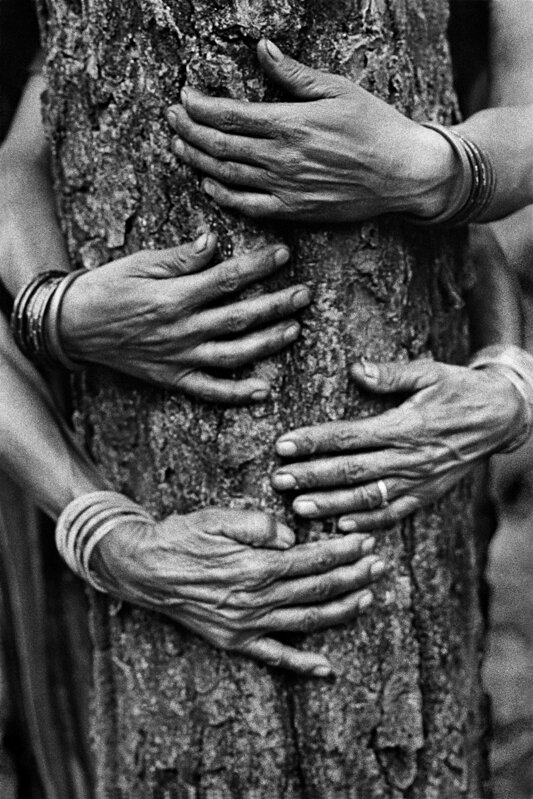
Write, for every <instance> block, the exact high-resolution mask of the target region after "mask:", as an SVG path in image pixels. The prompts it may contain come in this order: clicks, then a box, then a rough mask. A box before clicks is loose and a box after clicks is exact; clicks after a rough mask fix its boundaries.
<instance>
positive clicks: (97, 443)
mask: <svg viewBox="0 0 533 799" xmlns="http://www.w3.org/2000/svg"><path fill="white" fill-rule="evenodd" d="M447 14H448V9H447V3H446V2H445V0H440V2H436V0H411V2H409V3H406V2H397V0H351V2H347V0H343V1H340V2H336V3H330V2H326V1H325V0H210V1H208V0H187V1H186V0H182V2H178V0H134V2H131V3H128V4H124V3H120V2H119V0H81V2H80V0H69V2H67V0H48V3H47V4H46V7H44V6H43V7H42V8H41V16H42V22H43V31H44V33H45V40H46V47H47V50H48V67H47V74H48V79H49V92H48V98H47V105H46V115H47V123H48V128H49V133H50V139H51V143H52V148H53V157H54V166H55V174H56V180H57V190H58V197H59V208H60V215H61V218H62V223H63V226H64V230H65V233H66V236H67V239H68V245H69V248H70V252H71V255H72V259H73V261H74V262H75V263H77V264H84V265H86V266H89V267H97V266H98V265H100V264H101V263H103V262H105V261H108V260H110V259H113V258H116V257H118V256H120V255H122V254H124V253H126V252H132V251H134V250H137V249H139V248H141V247H145V246H169V245H170V244H174V243H176V242H178V241H181V240H185V239H188V238H190V237H191V236H192V235H194V234H196V233H198V232H199V231H200V230H202V229H206V228H207V227H211V228H213V229H214V230H216V231H217V233H218V234H219V236H220V242H221V246H220V252H221V255H224V256H227V255H229V254H230V253H231V252H239V251H242V250H244V249H247V248H250V247H252V246H255V245H257V244H259V243H261V242H264V241H265V240H272V239H277V240H279V239H284V240H286V241H287V243H288V244H289V245H290V246H291V249H292V253H293V257H292V262H291V266H290V268H288V269H287V270H286V271H285V273H284V275H283V276H282V277H278V278H276V285H279V286H281V285H285V284H287V283H288V282H289V281H291V282H293V281H294V280H295V279H297V280H298V281H305V282H307V283H308V284H309V285H310V286H311V287H312V290H313V293H314V297H315V301H314V304H313V307H312V309H311V310H310V311H309V312H306V313H305V315H304V317H303V324H304V332H303V336H302V338H301V340H300V342H299V343H298V344H297V346H295V347H293V348H292V349H291V350H290V352H287V353H284V354H283V355H281V356H279V357H277V358H273V359H272V360H270V361H269V362H268V363H267V364H262V365H259V366H258V367H257V371H258V372H263V373H264V372H266V373H268V375H269V376H270V378H271V380H272V381H273V384H274V387H275V388H274V392H273V396H272V399H270V400H269V401H268V402H266V403H265V404H264V405H262V406H260V407H254V408H244V409H237V410H236V409H224V408H217V407H212V406H208V405H201V404H197V403H193V402H191V401H189V400H188V399H186V398H184V397H183V396H182V395H181V394H179V393H175V394H172V393H168V392H162V391H157V390H154V389H152V388H148V387H146V386H143V385H140V384H138V383H135V382H134V381H129V380H126V379H125V378H123V377H121V376H119V375H115V374H110V373H108V372H104V371H101V370H96V369H90V370H88V371H87V372H86V374H85V377H84V378H83V380H82V381H81V383H80V384H79V385H78V391H77V394H76V396H77V400H76V403H77V410H76V413H75V421H76V425H77V429H78V430H79V431H80V435H82V436H83V437H84V439H85V441H86V443H87V445H88V447H89V449H90V451H91V453H92V455H93V457H94V458H95V459H96V460H97V462H98V463H100V464H101V466H102V468H103V469H104V471H105V472H106V474H107V475H109V477H110V478H111V479H112V480H113V482H114V484H115V486H116V487H117V489H119V490H121V491H125V492H127V493H128V494H130V495H131V496H133V497H135V498H136V499H137V500H138V501H139V502H141V503H143V504H144V505H146V506H147V507H148V508H150V509H151V510H152V511H153V512H154V513H156V514H157V515H159V516H161V515H163V514H168V513H169V512H171V511H183V512H186V511H191V510H193V509H195V508H198V507H201V506H205V505H209V504H221V505H234V506H242V505H252V506H259V507H270V508H274V509H275V510H276V511H277V512H278V513H286V514H287V517H288V519H289V521H290V522H291V523H292V524H295V525H296V524H297V525H298V533H299V539H300V541H304V540H307V539H309V538H311V537H317V536H319V535H323V534H334V533H333V528H332V526H331V525H330V524H325V525H321V524H311V525H309V524H307V523H302V522H300V521H297V520H295V519H294V518H293V517H292V516H291V515H290V513H288V511H287V510H286V508H285V506H284V505H283V503H282V501H281V500H280V499H279V498H278V497H276V496H274V495H273V492H272V491H271V489H270V485H269V473H270V472H271V470H272V468H273V466H274V464H275V456H274V455H273V442H274V440H275V438H276V436H277V435H279V434H280V433H281V432H282V431H285V430H288V429H290V428H292V427H295V426H298V425H302V424H310V423H315V422H323V421H326V420H333V419H339V418H342V417H344V416H352V417H353V416H358V415H360V414H368V413H372V412H376V411H378V410H380V409H383V408H384V407H385V406H384V404H383V403H378V402H375V401H371V400H370V399H369V398H368V397H366V396H361V395H360V394H359V393H358V392H357V391H356V390H355V389H354V388H353V387H350V386H349V384H348V381H347V377H346V367H347V365H348V364H349V363H350V362H352V361H354V360H356V359H357V358H360V357H361V356H367V357H369V358H373V359H377V360H382V359H397V358H400V359H402V358H403V359H406V358H413V357H417V356H420V355H423V354H426V355H427V354H428V353H431V354H432V355H433V356H434V357H435V358H438V359H442V360H446V361H452V362H461V361H462V360H463V359H464V357H465V352H466V332H465V318H464V312H463V307H462V303H461V289H460V283H461V274H462V270H463V262H462V241H461V239H460V237H457V236H456V235H452V234H450V233H449V232H448V233H446V234H445V235H441V234H438V233H433V232H431V233H427V232H419V231H417V230H414V229H410V228H408V227H407V226H405V225H403V224H402V223H400V222H398V221H394V220H392V219H391V220H385V219H383V220H379V221H371V222H367V223H365V224H362V225H350V226H345V227H338V228H335V229H334V228H323V227H315V228H313V229H310V228H304V227H301V228H297V227H296V226H290V227H288V226H287V227H278V228H274V227H272V226H267V225H260V224H250V223H248V222H245V221H244V220H242V219H239V218H236V217H235V216H232V215H231V214H227V213H223V212H221V211H220V210H218V209H217V208H216V207H215V206H214V205H213V204H212V202H211V201H210V200H209V198H207V197H206V196H205V195H204V194H203V193H202V192H201V191H200V190H199V181H198V175H197V174H195V173H193V172H192V171H191V170H189V169H188V168H186V167H183V166H179V165H178V164H176V162H175V161H174V158H173V157H172V155H171V151H170V131H169V129H168V126H167V124H166V121H165V116H164V110H165V108H166V106H167V105H168V104H169V103H170V102H175V101H176V100H177V99H178V98H179V90H180V88H181V86H182V85H183V84H184V83H185V81H188V82H189V84H190V85H193V86H197V87H199V88H201V89H203V90H204V91H207V92H209V93H221V94H225V95H229V96H232V97H247V98H250V99H266V100H268V99H272V97H274V96H275V95H274V89H273V87H272V86H271V85H268V83H266V82H265V80H264V78H263V77H262V75H261V73H260V70H259V69H258V66H257V63H256V57H255V42H256V41H257V39H258V38H259V37H260V36H261V35H268V36H269V37H270V38H272V39H273V40H274V41H276V42H277V43H278V44H279V45H280V46H281V47H282V48H284V49H285V51H286V52H288V53H291V54H293V55H294V56H296V57H298V58H299V59H301V60H302V61H304V62H306V63H308V64H310V65H312V66H316V67H318V68H322V69H327V70H330V71H336V72H339V73H342V74H344V75H346V76H348V77H349V78H351V79H352V80H354V81H361V82H362V85H363V86H365V87H367V88H369V89H370V90H371V91H373V92H376V93H377V94H379V95H380V96H382V97H383V98H385V99H386V100H387V101H388V102H391V103H394V104H395V105H396V106H397V107H398V108H399V109H401V110H402V111H404V112H405V113H407V114H409V115H411V116H413V117H415V118H417V119H421V120H422V119H425V118H427V117H429V118H432V119H438V120H439V121H442V122H450V120H451V118H452V116H453V114H454V110H455V102H454V96H453V91H452V87H451V71H450V65H449V61H448V49H447V43H446V35H445V34H446V23H447ZM273 284H274V282H273V283H272V285H273ZM472 530H473V528H472V521H471V507H470V493H469V488H468V486H464V485H463V486H462V487H460V488H458V489H457V490H456V491H454V492H452V494H451V495H449V496H448V497H447V498H445V499H444V500H443V501H442V502H441V503H439V505H438V507H434V508H432V509H430V510H428V511H426V512H423V513H419V514H417V515H416V517H414V518H412V519H410V520H408V521H407V522H406V523H405V524H403V525H401V526H398V527H397V528H396V529H395V530H393V531H392V532H391V533H390V534H386V535H385V534H384V535H383V536H380V544H379V546H380V549H381V551H382V552H383V553H384V556H385V557H386V558H387V559H388V560H389V561H390V562H391V563H392V564H393V572H392V575H391V577H390V579H388V580H387V581H385V582H384V584H383V586H382V587H381V589H380V590H379V592H378V595H377V601H376V602H375V606H374V608H373V609H372V610H371V611H370V612H369V613H367V615H366V616H365V617H364V618H362V619H361V620H359V621H357V622H356V623H354V624H353V625H350V626H348V627H344V628H342V629H334V630H330V631H327V632H324V633H320V634H316V635H313V636H310V637H307V638H303V637H302V639H301V642H300V645H301V646H302V647H310V648H314V649H319V650H321V651H323V652H324V653H327V655H328V657H330V658H331V660H332V662H333V663H334V664H335V667H336V669H337V671H338V675H339V676H338V677H337V678H336V679H334V680H332V681H329V682H327V681H324V680H318V679H302V678H298V677H293V676H291V675H288V674H283V673H278V672H276V671H270V670H268V669H266V668H264V667H261V666H258V665H256V664H254V663H252V662H251V661H249V660H246V659H244V658H241V657H236V656H232V655H231V654H227V653H224V652H219V651H215V650H213V649H212V648H211V647H210V646H208V645H207V644H205V643H204V642H203V641H202V640H200V639H199V638H197V637H195V636H194V635H191V634H188V633H187V632H186V631H184V630H182V629H180V628H179V626H177V625H175V624H172V623H170V622H169V621H166V620H165V619H164V618H162V617H161V616H158V615H155V614H152V613H149V612H147V611H144V610H139V609H135V608H132V607H127V606H123V607H117V605H116V604H114V603H108V602H107V601H106V600H100V599H97V598H94V600H93V634H94V699H93V709H92V718H93V728H92V735H93V740H94V757H95V762H96V770H97V782H98V791H99V793H98V795H99V797H124V798H125V797H128V799H133V798H134V797H139V799H140V797H152V796H153V797H179V799H185V797H187V799H189V798H190V799H192V798H193V797H194V798H195V799H196V798H198V799H200V797H201V798H202V799H204V798H205V799H304V797H305V799H341V797H342V799H348V797H351V798H353V799H378V797H379V799H382V797H387V798H390V799H393V797H394V799H407V798H409V799H458V798H459V797H469V798H470V799H480V797H483V796H484V795H485V793H484V788H483V780H484V776H485V754H484V746H483V735H484V727H485V717H484V710H483V698H482V693H481V689H480V684H479V673H478V659H479V648H480V635H481V633H480V631H481V623H480V615H479V611H478V603H477V589H476V585H477V567H476V555H475V548H474V543H473V533H472Z"/></svg>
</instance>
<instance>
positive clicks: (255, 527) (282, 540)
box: [200, 508, 296, 549]
mask: <svg viewBox="0 0 533 799" xmlns="http://www.w3.org/2000/svg"><path fill="white" fill-rule="evenodd" d="M200 514H201V517H202V518H201V521H202V526H203V529H204V530H205V532H206V533H210V534H211V535H224V536H226V538H231V539H233V541H239V543H241V544H247V545H248V546H251V547H265V548H267V549H289V547H292V546H293V545H294V544H295V542H296V538H295V535H294V533H293V531H292V530H291V529H290V528H289V527H286V526H285V525H284V524H282V523H281V522H279V521H278V520H277V519H276V517H275V516H273V515H272V514H270V513H264V512H263V511H260V510H227V509H221V508H216V509H215V508H205V509H204V510H203V511H200Z"/></svg>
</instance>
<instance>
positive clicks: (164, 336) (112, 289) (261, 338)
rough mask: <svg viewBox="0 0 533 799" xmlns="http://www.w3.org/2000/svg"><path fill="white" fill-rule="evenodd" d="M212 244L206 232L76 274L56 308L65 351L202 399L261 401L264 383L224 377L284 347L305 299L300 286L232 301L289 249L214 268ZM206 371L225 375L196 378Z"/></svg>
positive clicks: (247, 255) (295, 329)
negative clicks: (182, 242)
mask: <svg viewBox="0 0 533 799" xmlns="http://www.w3.org/2000/svg"><path fill="white" fill-rule="evenodd" d="M216 243H217V239H216V236H215V235H213V234H208V233H206V234H202V236H200V237H199V238H198V239H197V240H196V241H195V242H193V243H191V244H185V245H181V246H180V247H174V248H171V249H168V250H159V251H154V252H150V251H147V250H145V251H142V252H139V253H136V254H135V255H130V256H127V257H126V258H122V259H119V260H118V261H116V262H114V263H113V264H107V265H106V266H103V267H101V268H100V269H95V270H92V271H90V272H88V273H86V274H84V275H82V276H81V277H79V278H78V279H77V280H76V281H75V282H74V283H73V285H72V287H71V288H70V289H69V290H68V291H67V293H66V295H65V300H64V302H63V308H62V316H61V327H60V333H61V339H62V341H63V343H64V346H65V349H66V351H67V352H68V354H69V355H70V356H71V357H72V358H73V359H75V360H76V359H79V360H82V361H91V362H93V363H100V364H102V365H104V366H109V367H111V368H112V369H117V370H120V371H121V372H125V373H126V374H130V375H133V376H134V377H139V378H141V379H143V380H146V381H148V382H150V383H155V384H156V385H160V386H165V387H168V388H174V389H176V388H177V389H180V390H181V391H184V392H185V393H187V394H190V395H192V396H196V397H198V398H201V399H204V400H207V401H209V402H223V403H227V404H240V403H246V402H259V401H262V400H264V399H265V398H266V397H267V396H268V393H269V390H270V386H269V383H268V382H267V381H266V380H264V379H258V378H253V377H250V378H246V377H243V378H241V379H238V380H234V379H229V370H231V369H235V368H237V367H240V366H245V365H247V364H249V363H252V362H253V361H257V360H258V359H260V358H265V357H267V356H269V355H272V354H274V353H275V352H278V351H279V350H281V349H282V348H283V347H285V346H287V345H288V344H292V343H293V342H294V341H295V339H296V338H297V337H298V334H299V332H300V325H299V324H298V323H297V322H296V321H295V320H294V319H288V318H287V317H289V316H290V315H292V314H294V313H295V312H297V311H299V310H301V309H302V308H304V307H305V306H306V305H308V304H309V302H310V299H311V295H310V292H309V289H308V288H307V287H306V286H305V285H300V286H294V287H290V288H286V289H283V290H280V291H276V292H271V293H264V294H262V295H260V296H255V297H250V298H248V299H241V300H239V301H235V300H233V301H231V300H230V298H232V297H233V295H234V294H235V293H236V292H238V291H240V290H242V289H244V288H245V287H247V286H249V285H250V284H251V283H253V282H255V281H257V280H259V279H261V278H265V277H267V276H269V275H270V274H272V273H273V272H275V271H276V270H277V269H279V268H280V266H282V265H284V264H285V263H286V262H287V261H288V259H289V251H288V249H287V248H286V247H282V246H280V245H272V246H270V247H265V248H262V249H260V250H257V251H255V252H249V253H245V254H242V255H241V256H240V257H238V258H232V259H230V260H228V261H225V262H223V263H221V264H218V265H216V266H212V265H211V264H212V259H213V256H214V252H215V248H216ZM223 303H225V304H223ZM279 320H283V321H279ZM213 369H215V370H221V369H222V370H226V372H227V374H228V376H227V377H216V376H213V375H212V374H209V373H207V372H206V371H204V370H213Z"/></svg>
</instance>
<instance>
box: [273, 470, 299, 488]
mask: <svg viewBox="0 0 533 799" xmlns="http://www.w3.org/2000/svg"><path fill="white" fill-rule="evenodd" d="M272 481H273V483H274V486H275V487H276V488H279V489H281V490H282V491H284V490H287V489H290V488H296V480H295V478H294V477H293V476H292V474H287V473H286V472H277V474H275V475H274V476H273V478H272Z"/></svg>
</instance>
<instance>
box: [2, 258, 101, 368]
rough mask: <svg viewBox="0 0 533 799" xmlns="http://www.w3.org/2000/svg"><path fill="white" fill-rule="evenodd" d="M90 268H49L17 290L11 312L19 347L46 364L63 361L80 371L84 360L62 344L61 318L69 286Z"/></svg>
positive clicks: (13, 329) (67, 365) (51, 365)
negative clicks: (75, 357)
mask: <svg viewBox="0 0 533 799" xmlns="http://www.w3.org/2000/svg"><path fill="white" fill-rule="evenodd" d="M86 271H87V270H86V269H77V270H76V271H75V272H64V271H60V270H49V271H47V272H41V274H39V275H37V276H36V277H34V278H33V279H32V280H30V281H29V283H27V284H26V285H25V286H24V287H23V288H22V289H21V290H20V291H19V293H18V294H17V296H16V297H15V301H14V303H13V311H12V313H11V331H12V333H13V337H14V339H15V342H16V344H17V346H18V347H19V349H20V350H21V351H22V352H23V353H24V355H26V357H28V358H30V360H32V361H35V362H36V363H39V364H41V365H44V366H49V367H54V366H57V365H58V364H60V365H61V366H64V367H65V368H66V369H70V370H71V371H76V370H79V369H81V368H82V366H81V364H78V363H75V362H74V361H72V360H71V359H70V358H69V357H68V356H67V354H66V353H65V351H64V350H63V347H62V346H61V340H60V335H59V322H60V314H61V305H62V303H63V298H64V296H65V293H66V291H67V289H68V288H69V287H70V286H71V285H72V283H73V282H74V280H76V278H78V277H79V276H80V275H82V274H84V273H85V272H86Z"/></svg>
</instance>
